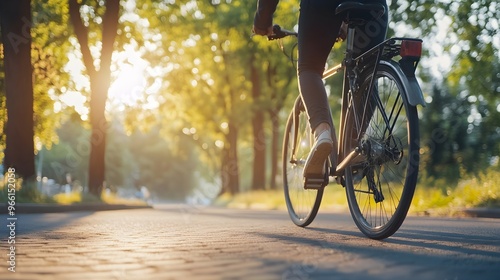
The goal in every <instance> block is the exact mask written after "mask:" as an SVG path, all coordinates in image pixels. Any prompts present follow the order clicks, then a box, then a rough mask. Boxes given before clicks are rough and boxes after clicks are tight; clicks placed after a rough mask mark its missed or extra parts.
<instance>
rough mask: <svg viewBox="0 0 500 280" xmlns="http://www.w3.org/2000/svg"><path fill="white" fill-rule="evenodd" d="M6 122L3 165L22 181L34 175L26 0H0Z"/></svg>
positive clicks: (30, 72)
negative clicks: (12, 169)
mask: <svg viewBox="0 0 500 280" xmlns="http://www.w3.org/2000/svg"><path fill="white" fill-rule="evenodd" d="M0 20H1V30H2V43H3V53H4V69H5V93H6V95H5V96H6V108H7V123H6V126H5V135H6V148H5V159H4V166H5V167H6V168H9V167H14V168H15V169H16V172H17V173H18V174H19V175H21V176H22V177H24V178H26V179H32V178H33V177H34V175H35V158H34V157H35V156H34V150H35V147H34V142H33V138H34V137H33V136H34V131H33V127H34V122H33V79H32V73H33V72H32V68H31V41H32V40H31V34H30V29H31V7H30V1H29V0H20V1H1V2H0Z"/></svg>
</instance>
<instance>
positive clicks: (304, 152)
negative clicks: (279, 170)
mask: <svg viewBox="0 0 500 280" xmlns="http://www.w3.org/2000/svg"><path fill="white" fill-rule="evenodd" d="M299 102H300V101H299ZM296 107H303V106H296ZM297 110H299V109H297ZM299 111H300V112H299V113H298V114H296V115H295V117H294V110H292V112H291V114H290V116H289V117H288V121H287V125H286V130H285V136H284V140H283V185H284V191H285V200H286V206H287V208H288V214H289V215H290V218H291V219H292V221H293V222H294V223H295V224H296V225H298V226H301V227H305V226H307V225H309V224H310V223H311V222H312V221H313V220H314V218H315V217H316V214H317V213H318V209H319V206H320V204H321V199H322V198H323V188H320V189H307V190H306V189H304V177H303V171H304V164H305V162H306V159H307V156H308V155H309V152H310V151H311V148H312V146H313V144H314V138H313V136H312V135H311V128H310V126H309V121H308V117H307V114H306V112H305V111H304V110H303V109H301V110H299ZM294 147H295V153H294Z"/></svg>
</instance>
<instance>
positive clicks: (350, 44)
mask: <svg viewBox="0 0 500 280" xmlns="http://www.w3.org/2000/svg"><path fill="white" fill-rule="evenodd" d="M354 33H355V27H354V25H352V24H349V26H348V28H347V39H346V43H347V54H348V55H349V56H350V55H352V52H353V50H354Z"/></svg>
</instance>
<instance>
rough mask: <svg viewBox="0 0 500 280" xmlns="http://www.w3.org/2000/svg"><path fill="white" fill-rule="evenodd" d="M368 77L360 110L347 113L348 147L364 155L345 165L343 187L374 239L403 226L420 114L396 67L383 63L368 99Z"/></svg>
mask: <svg viewBox="0 0 500 280" xmlns="http://www.w3.org/2000/svg"><path fill="white" fill-rule="evenodd" d="M370 81H371V75H370V76H369V77H366V79H365V81H364V82H363V83H362V86H361V87H360V93H362V94H361V95H359V96H355V97H354V100H355V102H354V103H356V104H357V105H356V108H358V109H357V110H352V107H351V108H350V110H349V113H348V114H347V125H346V130H345V134H344V135H346V139H345V141H344V145H345V149H346V151H352V150H354V149H355V148H359V149H360V150H361V153H362V156H361V160H357V161H356V163H355V164H353V165H352V166H350V167H348V168H346V170H345V184H346V185H345V186H346V193H347V198H348V202H349V209H350V211H351V215H352V217H353V219H354V221H355V223H356V225H357V226H358V228H359V229H360V230H361V232H363V233H364V234H365V235H366V236H368V237H370V238H373V239H383V238H387V237H389V236H391V235H392V234H394V233H395V232H396V231H397V230H398V229H399V227H400V226H401V224H402V223H403V221H404V219H405V218H406V215H407V212H408V209H409V207H410V204H411V201H412V198H413V193H414V191H415V185H416V182H417V176H418V165H419V130H418V117H417V110H416V108H415V107H414V106H411V105H409V104H408V101H407V99H406V88H405V87H404V86H403V83H402V81H401V80H400V78H399V75H397V73H396V71H395V70H394V69H393V68H392V67H389V66H387V65H384V64H381V65H380V66H379V69H378V71H377V74H376V79H375V84H374V88H373V91H372V92H373V94H371V95H369V96H370V97H369V100H366V92H367V91H368V86H369V84H370ZM362 108H366V110H359V109H362ZM354 111H357V113H354ZM363 111H364V112H365V117H364V118H363V117H362V115H363ZM355 116H356V117H355Z"/></svg>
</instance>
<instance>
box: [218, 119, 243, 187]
mask: <svg viewBox="0 0 500 280" xmlns="http://www.w3.org/2000/svg"><path fill="white" fill-rule="evenodd" d="M237 139H238V129H237V128H236V126H235V125H234V124H232V123H229V132H228V134H227V135H226V145H227V147H226V146H225V147H224V149H223V151H222V163H221V180H222V192H221V193H225V192H228V193H230V194H231V195H234V194H237V193H238V192H239V191H240V173H239V164H238V145H237Z"/></svg>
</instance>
